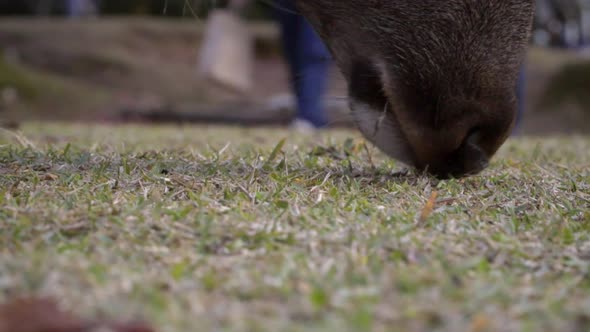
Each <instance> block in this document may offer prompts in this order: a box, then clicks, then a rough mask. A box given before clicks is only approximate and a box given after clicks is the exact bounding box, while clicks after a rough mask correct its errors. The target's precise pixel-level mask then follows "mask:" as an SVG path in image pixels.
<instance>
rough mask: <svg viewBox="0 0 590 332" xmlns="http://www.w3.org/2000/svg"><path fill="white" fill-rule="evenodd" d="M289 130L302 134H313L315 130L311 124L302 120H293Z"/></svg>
mask: <svg viewBox="0 0 590 332" xmlns="http://www.w3.org/2000/svg"><path fill="white" fill-rule="evenodd" d="M289 128H290V129H291V130H294V131H298V132H302V133H313V132H315V131H316V129H317V128H316V127H315V126H314V125H313V123H311V122H309V121H307V120H304V119H295V120H294V121H293V122H291V124H290V125H289Z"/></svg>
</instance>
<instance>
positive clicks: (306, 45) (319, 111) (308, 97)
mask: <svg viewBox="0 0 590 332" xmlns="http://www.w3.org/2000/svg"><path fill="white" fill-rule="evenodd" d="M298 36H299V43H298V44H299V49H298V56H299V60H298V61H297V64H298V67H299V68H298V73H297V77H296V84H295V85H296V87H297V96H298V97H297V103H298V109H299V112H298V116H299V117H300V118H303V119H305V120H308V121H310V122H311V123H312V124H313V125H314V126H316V127H324V126H326V125H328V118H327V115H326V112H325V109H324V103H323V97H324V95H325V92H326V87H327V84H328V78H329V69H330V53H329V52H328V50H327V49H326V46H325V45H324V43H323V41H322V40H321V39H320V38H319V36H318V35H317V34H316V32H315V31H314V29H313V28H312V27H311V25H310V24H309V23H308V22H307V21H306V20H305V18H303V17H302V16H301V17H300V24H299V34H298Z"/></svg>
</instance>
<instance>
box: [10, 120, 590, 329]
mask: <svg viewBox="0 0 590 332" xmlns="http://www.w3.org/2000/svg"><path fill="white" fill-rule="evenodd" d="M28 293H33V294H44V295H53V296H54V297H56V298H58V299H59V300H60V301H61V303H62V304H63V305H64V306H65V307H67V308H70V309H72V310H74V311H75V312H76V313H79V314H81V315H85V316H102V315H108V316H110V317H116V318H129V317H133V318H134V317H142V318H145V319H147V320H148V321H150V322H152V323H153V324H154V325H155V326H156V327H157V328H158V329H159V330H160V331H171V332H173V331H213V330H218V331H221V330H224V331H225V330H227V331H230V330H231V331H301V330H306V331H307V330H309V331H319V330H321V331H348V330H350V331H367V330H375V331H386V330H387V331H435V330H444V331H540V330H543V331H582V330H588V328H590V138H588V137H569V138H518V139H512V140H510V141H509V142H508V143H507V144H506V145H505V146H504V147H503V148H502V149H501V151H500V152H499V154H498V156H497V157H496V158H495V159H494V162H493V163H492V165H491V167H490V168H489V169H488V170H486V171H485V172H483V173H482V174H481V175H479V176H474V177H470V178H467V179H462V180H448V181H437V180H435V179H432V178H428V177H426V176H423V175H419V174H414V173H413V172H411V171H410V172H409V173H404V172H403V168H402V167H401V165H399V164H396V163H395V162H393V161H390V160H388V159H386V158H384V157H383V155H381V154H380V153H378V152H377V151H376V150H375V149H374V148H372V147H370V146H365V143H364V141H363V140H362V139H361V138H360V137H359V135H358V134H357V133H356V132H353V131H329V132H325V133H322V134H321V135H319V136H317V137H316V136H311V135H302V134H297V133H291V132H288V131H285V130H280V129H237V128H223V127H216V128H213V127H210V128H207V127H141V126H121V127H107V126H91V127H87V126H82V125H63V124H46V125H40V124H35V123H29V124H26V125H25V126H24V128H23V130H22V132H21V133H12V132H7V131H3V132H0V300H5V299H7V298H8V297H9V296H10V295H14V294H28Z"/></svg>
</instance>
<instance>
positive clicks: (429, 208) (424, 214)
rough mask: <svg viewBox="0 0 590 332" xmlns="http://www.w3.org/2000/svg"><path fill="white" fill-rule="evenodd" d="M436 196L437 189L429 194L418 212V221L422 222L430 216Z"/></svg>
mask: <svg viewBox="0 0 590 332" xmlns="http://www.w3.org/2000/svg"><path fill="white" fill-rule="evenodd" d="M437 197H438V191H433V192H432V194H430V198H429V199H428V201H427V202H426V204H425V205H424V207H423V208H422V213H420V223H423V222H425V221H426V219H428V217H430V215H431V214H432V211H433V210H434V206H435V205H436V198H437Z"/></svg>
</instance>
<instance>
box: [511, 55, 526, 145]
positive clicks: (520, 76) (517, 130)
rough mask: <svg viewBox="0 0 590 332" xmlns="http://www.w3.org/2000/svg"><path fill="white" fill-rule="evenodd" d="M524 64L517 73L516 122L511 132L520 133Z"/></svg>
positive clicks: (523, 101) (523, 102) (524, 88)
mask: <svg viewBox="0 0 590 332" xmlns="http://www.w3.org/2000/svg"><path fill="white" fill-rule="evenodd" d="M525 83H526V65H525V64H523V65H522V67H521V68H520V73H519V74H518V83H517V85H516V98H517V113H516V124H515V126H514V130H513V134H518V133H520V131H521V129H522V120H523V116H524V108H525V98H526V86H525Z"/></svg>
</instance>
